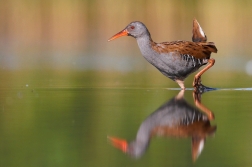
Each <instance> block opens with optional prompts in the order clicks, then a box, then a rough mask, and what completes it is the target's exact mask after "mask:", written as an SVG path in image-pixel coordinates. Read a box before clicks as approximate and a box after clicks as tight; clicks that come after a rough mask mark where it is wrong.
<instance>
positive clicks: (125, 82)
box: [0, 71, 252, 167]
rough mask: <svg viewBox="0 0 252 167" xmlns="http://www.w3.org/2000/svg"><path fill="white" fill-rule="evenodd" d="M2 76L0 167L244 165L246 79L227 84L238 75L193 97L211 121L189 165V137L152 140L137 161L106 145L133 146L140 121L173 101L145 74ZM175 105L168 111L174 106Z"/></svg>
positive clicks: (173, 91)
mask: <svg viewBox="0 0 252 167" xmlns="http://www.w3.org/2000/svg"><path fill="white" fill-rule="evenodd" d="M3 73H4V72H2V74H3ZM7 74H8V75H7ZM7 74H6V73H5V75H2V78H4V77H6V79H3V81H2V82H1V83H0V86H1V87H0V92H1V93H0V119H1V121H0V166H26V167H27V166H108V167H113V166H122V165H123V166H251V165H252V159H251V154H252V143H251V141H252V133H251V118H252V110H251V108H252V103H251V99H252V90H251V87H249V85H250V84H251V82H250V81H251V79H250V77H248V76H246V77H244V79H245V80H246V82H245V81H244V82H234V81H235V80H237V78H239V77H241V76H240V75H239V76H237V77H234V78H231V79H229V80H228V82H227V80H226V82H222V85H218V82H214V83H213V82H211V80H209V79H205V80H204V81H205V83H208V85H209V84H210V85H217V86H218V87H219V90H216V91H211V92H206V93H204V94H203V95H202V96H201V104H202V105H204V106H205V107H206V108H207V109H208V110H210V111H211V112H212V113H213V114H214V116H215V119H214V120H210V124H211V126H216V127H217V128H216V131H214V132H212V133H211V134H207V135H206V136H205V137H206V138H205V143H204V147H202V146H201V148H202V151H201V152H200V151H199V153H198V157H197V158H196V159H194V160H193V153H192V149H193V148H194V147H193V146H192V136H190V135H188V136H175V135H161V134H160V133H159V134H158V135H157V134H156V135H153V134H152V137H151V138H150V141H149V145H147V146H146V149H145V150H144V152H143V153H142V154H141V155H140V156H138V157H135V156H134V155H132V154H129V153H123V152H122V151H121V150H119V149H118V148H116V147H114V146H113V144H112V143H111V141H110V140H109V139H108V136H113V137H118V138H121V139H125V140H127V141H128V142H131V141H133V140H134V139H135V138H136V135H137V132H138V129H139V127H140V126H141V124H142V123H143V122H144V121H145V120H146V118H148V117H149V116H150V115H151V114H152V113H153V112H154V111H156V110H157V109H158V108H159V107H161V106H162V105H163V104H165V103H169V102H170V101H171V100H172V99H173V98H174V97H175V96H177V95H178V93H179V89H177V86H176V84H174V85H171V86H164V85H165V84H167V83H170V82H171V81H170V80H168V81H167V79H166V78H164V79H163V78H162V77H161V79H159V78H156V80H155V81H150V82H147V79H146V80H145V78H148V75H144V76H140V75H139V74H123V75H101V74H100V75H99V73H97V74H96V75H94V74H93V73H81V72H79V73H78V72H75V73H73V72H72V73H71V72H70V73H69V72H65V71H63V72H62V71H58V72H54V73H53V72H47V73H45V72H41V71H40V72H35V73H31V72H8V73H7ZM7 76H8V77H7ZM98 76H99V77H98ZM122 76H123V77H122ZM141 79H143V81H141ZM189 80H190V79H189ZM153 82H154V84H153ZM188 83H189V81H188ZM172 84H173V83H172ZM188 85H189V84H188ZM227 85H228V86H227ZM244 85H245V86H247V87H243V86H244ZM231 87H232V88H231ZM240 88H241V89H240ZM244 88H245V89H244ZM194 99H195V98H194V97H193V91H192V90H191V89H189V90H186V91H185V92H184V100H185V102H186V103H187V104H188V106H190V107H192V108H193V109H194V110H197V111H198V110H199V111H202V110H200V109H198V108H197V106H196V104H195V100H194ZM173 104H174V103H172V104H171V105H173ZM176 105H177V107H175V108H176V110H174V111H177V110H179V108H180V107H181V105H179V104H176ZM182 107H184V108H188V107H185V105H182ZM202 113H203V114H205V113H204V112H202Z"/></svg>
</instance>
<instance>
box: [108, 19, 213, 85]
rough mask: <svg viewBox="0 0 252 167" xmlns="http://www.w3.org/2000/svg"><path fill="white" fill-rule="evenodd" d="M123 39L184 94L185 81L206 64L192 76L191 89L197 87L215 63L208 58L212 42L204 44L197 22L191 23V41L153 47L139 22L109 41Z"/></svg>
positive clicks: (154, 44)
mask: <svg viewBox="0 0 252 167" xmlns="http://www.w3.org/2000/svg"><path fill="white" fill-rule="evenodd" d="M122 36H132V37H134V38H135V39H136V41H137V44H138V46H139V48H140V51H141V53H142V55H143V57H144V58H145V59H146V60H147V61H148V62H149V63H150V64H152V65H153V66H154V67H156V68H157V69H158V70H159V71H160V72H161V73H162V74H163V75H165V76H166V77H168V78H170V79H171V80H173V81H175V82H177V84H178V85H179V86H180V88H181V89H183V90H185V85H184V80H185V79H186V78H187V77H188V76H189V75H190V74H191V73H193V72H195V71H197V70H198V69H199V68H200V67H201V66H203V65H206V64H207V66H206V67H205V68H203V69H202V70H201V71H199V72H198V73H197V74H196V75H195V76H194V81H193V87H197V86H200V85H201V75H202V74H203V73H204V72H206V71H207V70H208V69H209V68H211V67H212V66H213V65H214V63H215V59H213V58H210V56H211V53H217V48H216V46H215V44H214V42H206V41H207V37H206V35H205V33H204V31H203V30H202V28H201V27H200V25H199V23H198V21H197V20H196V19H194V20H193V37H192V41H184V40H178V41H172V42H162V43H156V42H154V41H153V40H152V38H151V34H150V32H149V30H148V29H147V27H146V26H145V25H144V23H142V22H140V21H133V22H131V23H130V24H128V25H127V26H126V28H124V29H123V30H122V31H120V32H118V33H117V34H115V35H114V36H112V37H111V38H109V40H108V41H112V40H114V39H116V38H119V37H122Z"/></svg>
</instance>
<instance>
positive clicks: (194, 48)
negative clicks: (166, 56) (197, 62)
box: [151, 41, 217, 59]
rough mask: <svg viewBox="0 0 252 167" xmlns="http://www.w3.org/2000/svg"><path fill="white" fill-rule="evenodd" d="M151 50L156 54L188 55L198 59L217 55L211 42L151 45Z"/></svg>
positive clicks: (174, 42) (177, 42)
mask: <svg viewBox="0 0 252 167" xmlns="http://www.w3.org/2000/svg"><path fill="white" fill-rule="evenodd" d="M151 46H152V49H153V50H155V51H156V52H158V53H169V52H178V53H179V54H181V55H186V54H189V55H191V56H193V57H195V58H198V59H204V58H209V57H210V55H211V53H212V52H214V53H217V48H216V46H215V45H214V43H213V42H207V43H204V42H190V41H173V42H163V43H155V42H152V43H151Z"/></svg>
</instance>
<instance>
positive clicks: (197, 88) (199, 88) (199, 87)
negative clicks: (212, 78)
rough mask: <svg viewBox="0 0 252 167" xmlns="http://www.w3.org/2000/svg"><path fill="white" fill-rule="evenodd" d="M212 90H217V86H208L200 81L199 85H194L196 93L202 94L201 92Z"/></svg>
mask: <svg viewBox="0 0 252 167" xmlns="http://www.w3.org/2000/svg"><path fill="white" fill-rule="evenodd" d="M212 90H217V88H210V87H207V86H205V85H203V84H202V83H200V84H199V85H197V86H195V87H194V92H195V93H197V94H202V93H205V92H208V91H212Z"/></svg>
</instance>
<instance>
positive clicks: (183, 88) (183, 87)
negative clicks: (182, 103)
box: [175, 79, 185, 90]
mask: <svg viewBox="0 0 252 167" xmlns="http://www.w3.org/2000/svg"><path fill="white" fill-rule="evenodd" d="M175 81H176V82H177V83H178V85H179V86H180V87H181V89H182V90H185V85H184V81H182V80H178V79H176V80H175Z"/></svg>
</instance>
